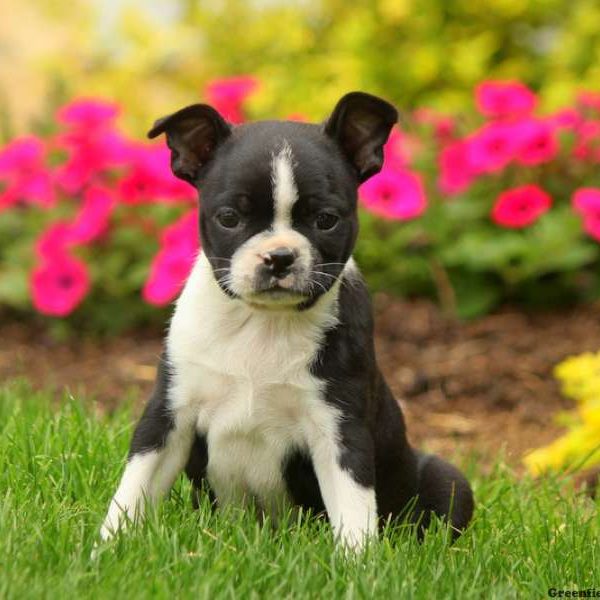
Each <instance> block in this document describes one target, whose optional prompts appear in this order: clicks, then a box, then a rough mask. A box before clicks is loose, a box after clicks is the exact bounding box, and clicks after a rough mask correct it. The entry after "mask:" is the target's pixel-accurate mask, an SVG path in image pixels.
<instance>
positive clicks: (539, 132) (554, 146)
mask: <svg viewBox="0 0 600 600" xmlns="http://www.w3.org/2000/svg"><path fill="white" fill-rule="evenodd" d="M515 133H516V135H517V137H518V139H519V143H518V150H517V157H516V158H517V161H518V162H519V163H521V164H522V165H528V166H533V165H539V164H542V163H545V162H549V161H551V160H552V159H554V158H555V157H556V155H557V154H558V152H559V145H558V140H557V139H556V135H555V134H554V130H553V129H552V127H551V126H550V125H549V124H548V123H546V122H544V121H540V120H534V119H531V120H527V121H523V122H521V123H519V125H518V128H517V130H516V132H515Z"/></svg>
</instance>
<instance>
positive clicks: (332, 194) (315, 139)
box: [148, 92, 397, 308]
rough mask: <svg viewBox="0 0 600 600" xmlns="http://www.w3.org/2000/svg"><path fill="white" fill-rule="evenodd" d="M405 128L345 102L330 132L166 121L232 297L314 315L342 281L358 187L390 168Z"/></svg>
mask: <svg viewBox="0 0 600 600" xmlns="http://www.w3.org/2000/svg"><path fill="white" fill-rule="evenodd" d="M396 119H397V112H396V110H395V108H394V107H393V106H391V105H390V104H388V103H387V102H385V101H384V100H381V99H380V98H377V97H375V96H371V95H369V94H364V93H361V92H352V93H350V94H347V95H346V96H344V97H343V98H342V99H341V100H340V101H339V102H338V104H337V105H336V107H335V108H334V110H333V113H332V114H331V116H330V117H329V119H327V121H326V122H325V123H324V124H320V125H315V124H309V123H297V122H288V121H262V122H257V123H252V124H247V125H240V126H236V127H233V126H231V125H230V124H228V123H227V122H226V121H224V120H223V118H222V117H221V116H220V115H219V113H218V112H217V111H215V110H214V109H213V108H212V107H210V106H207V105H205V104H196V105H193V106H188V107H187V108H184V109H182V110H180V111H178V112H176V113H175V114H173V115H170V116H168V117H165V118H163V119H160V120H158V121H157V122H156V124H155V125H154V127H153V129H152V130H151V131H150V132H149V134H148V135H149V137H156V136H157V135H159V134H161V133H166V136H167V144H168V146H169V148H170V149H171V167H172V169H173V172H174V173H175V175H177V176H178V177H180V178H181V179H184V180H186V181H188V182H190V183H191V184H192V185H194V186H196V187H197V189H198V190H202V210H201V211H200V232H201V237H202V246H203V249H204V252H205V254H206V257H207V259H208V260H209V262H210V264H211V266H212V269H213V272H214V275H215V278H216V280H217V281H218V283H219V285H220V286H221V288H222V289H223V290H224V291H225V292H226V293H227V294H228V295H230V296H232V297H236V298H241V299H242V300H244V301H245V302H248V303H249V304H252V305H255V306H261V307H265V308H268V307H271V308H272V307H300V308H302V307H307V306H310V305H312V304H313V303H314V302H315V301H316V300H317V299H318V298H319V297H320V296H321V295H322V294H324V293H326V292H327V291H328V290H329V289H330V288H331V287H332V286H333V285H334V284H335V282H336V281H337V280H338V278H339V277H340V274H341V272H342V270H343V269H344V266H345V265H346V262H347V261H348V259H349V258H350V255H351V253H352V249H353V247H354V243H355V241H356V235H357V231H358V222H357V214H356V200H357V195H356V191H357V188H358V185H359V184H360V183H362V182H363V181H365V180H366V179H368V178H369V177H370V176H371V175H374V174H375V173H377V172H378V171H379V170H380V169H381V166H382V164H383V145H384V144H385V142H386V140H387V138H388V135H389V133H390V130H391V128H392V126H393V125H394V123H395V122H396Z"/></svg>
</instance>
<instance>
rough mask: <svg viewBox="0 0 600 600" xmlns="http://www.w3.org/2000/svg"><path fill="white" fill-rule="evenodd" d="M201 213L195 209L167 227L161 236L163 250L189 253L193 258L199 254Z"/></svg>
mask: <svg viewBox="0 0 600 600" xmlns="http://www.w3.org/2000/svg"><path fill="white" fill-rule="evenodd" d="M198 224H199V211H198V209H197V208H194V209H192V210H190V211H188V212H187V213H185V214H184V215H183V216H181V217H180V218H179V219H177V221H175V223H172V224H171V225H168V226H167V227H165V228H164V229H163V231H162V233H161V236H160V244H161V246H162V247H163V248H169V249H170V250H177V251H181V252H187V253H188V254H190V255H191V256H192V257H195V255H196V254H197V252H198V244H199V241H198V240H199V235H200V234H199V230H198Z"/></svg>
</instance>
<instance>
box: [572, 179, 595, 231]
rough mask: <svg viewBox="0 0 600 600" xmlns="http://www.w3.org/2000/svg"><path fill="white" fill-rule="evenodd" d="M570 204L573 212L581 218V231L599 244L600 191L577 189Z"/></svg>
mask: <svg viewBox="0 0 600 600" xmlns="http://www.w3.org/2000/svg"><path fill="white" fill-rule="evenodd" d="M571 203H572V205H573V210H575V212H577V213H579V214H580V215H581V216H582V217H583V230H584V231H585V232H586V233H587V234H588V235H589V236H590V237H591V238H593V239H595V240H596V241H598V242H600V189H598V188H579V189H578V190H577V191H576V192H575V193H574V194H573V197H572V199H571Z"/></svg>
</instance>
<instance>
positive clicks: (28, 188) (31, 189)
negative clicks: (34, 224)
mask: <svg viewBox="0 0 600 600" xmlns="http://www.w3.org/2000/svg"><path fill="white" fill-rule="evenodd" d="M0 182H2V183H3V184H4V190H3V191H2V192H0V211H1V210H2V209H3V208H8V207H11V206H14V205H15V204H17V203H19V202H30V203H33V204H37V205H39V206H42V207H44V208H49V207H51V206H54V204H55V202H56V194H55V190H54V181H53V177H52V174H51V172H50V170H49V169H48V167H47V166H46V149H45V147H44V143H43V142H42V141H41V140H39V139H38V138H35V137H32V136H29V137H22V138H17V139H15V140H13V141H12V142H10V143H8V144H7V145H6V146H5V147H4V148H3V149H2V150H1V151H0Z"/></svg>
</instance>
